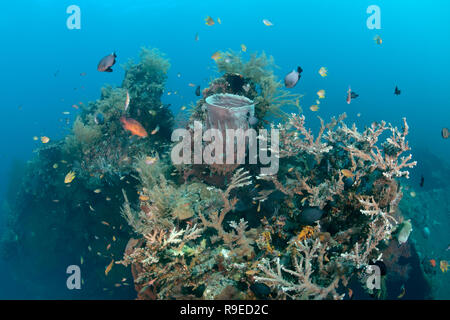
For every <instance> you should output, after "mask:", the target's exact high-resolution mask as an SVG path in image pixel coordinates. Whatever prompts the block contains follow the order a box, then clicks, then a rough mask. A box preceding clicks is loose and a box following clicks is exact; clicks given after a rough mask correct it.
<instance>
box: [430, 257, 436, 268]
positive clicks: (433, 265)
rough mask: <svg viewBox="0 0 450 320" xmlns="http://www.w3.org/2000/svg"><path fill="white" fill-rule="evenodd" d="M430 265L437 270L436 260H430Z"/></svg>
mask: <svg viewBox="0 0 450 320" xmlns="http://www.w3.org/2000/svg"><path fill="white" fill-rule="evenodd" d="M430 264H431V266H432V267H433V268H435V267H436V260H434V259H431V260H430Z"/></svg>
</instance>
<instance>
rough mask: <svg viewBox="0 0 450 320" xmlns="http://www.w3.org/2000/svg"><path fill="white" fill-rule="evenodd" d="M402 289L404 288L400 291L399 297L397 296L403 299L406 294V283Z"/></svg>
mask: <svg viewBox="0 0 450 320" xmlns="http://www.w3.org/2000/svg"><path fill="white" fill-rule="evenodd" d="M401 290H402V292H400V294H399V295H398V297H397V298H398V299H401V298H403V297H404V296H405V293H406V289H405V286H404V285H403V286H402V288H401Z"/></svg>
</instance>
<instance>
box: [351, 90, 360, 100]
mask: <svg viewBox="0 0 450 320" xmlns="http://www.w3.org/2000/svg"><path fill="white" fill-rule="evenodd" d="M351 97H352V99H356V98H358V97H359V94H357V93H356V92H354V91H352V92H351Z"/></svg>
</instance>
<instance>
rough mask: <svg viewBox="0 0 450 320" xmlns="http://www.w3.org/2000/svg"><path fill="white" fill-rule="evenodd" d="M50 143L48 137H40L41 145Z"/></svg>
mask: <svg viewBox="0 0 450 320" xmlns="http://www.w3.org/2000/svg"><path fill="white" fill-rule="evenodd" d="M49 141H50V138H49V137H45V136H44V137H41V142H42V143H48V142H49Z"/></svg>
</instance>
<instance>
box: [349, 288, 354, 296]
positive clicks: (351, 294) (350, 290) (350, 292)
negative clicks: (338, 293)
mask: <svg viewBox="0 0 450 320" xmlns="http://www.w3.org/2000/svg"><path fill="white" fill-rule="evenodd" d="M348 297H349V298H350V299H352V297H353V290H352V289H350V288H348Z"/></svg>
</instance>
